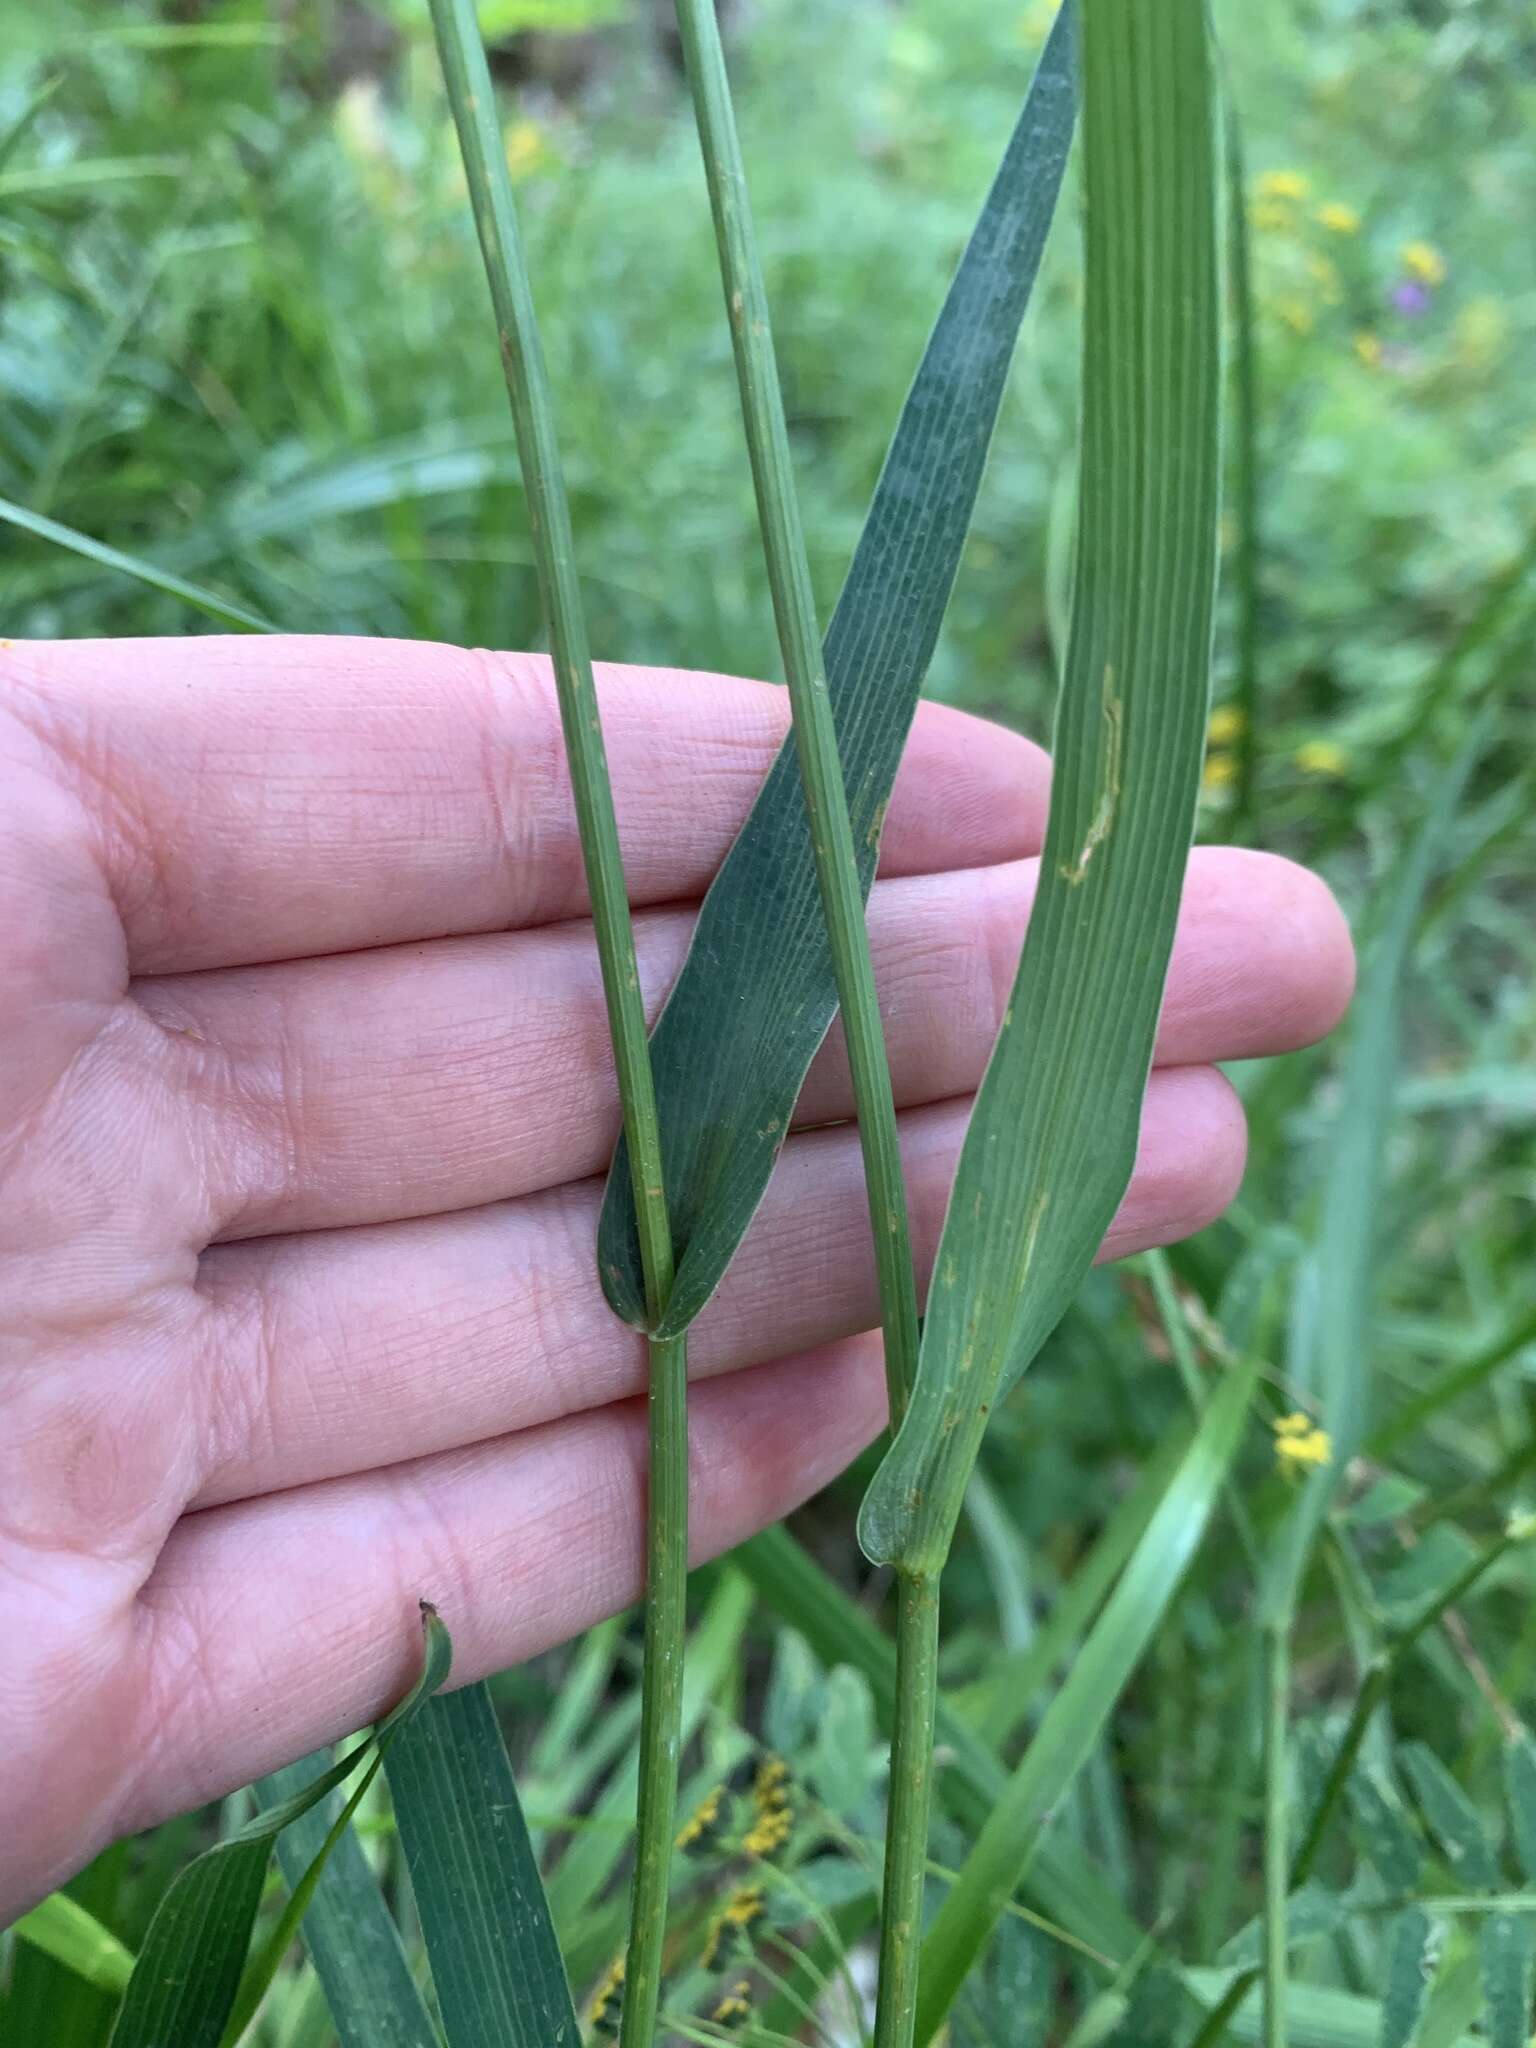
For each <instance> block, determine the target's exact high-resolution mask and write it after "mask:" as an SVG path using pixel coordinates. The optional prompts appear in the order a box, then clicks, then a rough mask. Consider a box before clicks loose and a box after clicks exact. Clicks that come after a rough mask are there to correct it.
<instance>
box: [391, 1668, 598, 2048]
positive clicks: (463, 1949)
mask: <svg viewBox="0 0 1536 2048" xmlns="http://www.w3.org/2000/svg"><path fill="white" fill-rule="evenodd" d="M385 1769H386V1771H387V1773H388V1776H389V1788H390V1791H391V1792H392V1793H393V1794H394V1800H395V1819H396V1821H397V1823H398V1825H399V1828H400V1840H401V1842H402V1843H403V1845H404V1848H405V1860H406V1864H407V1867H408V1868H409V1870H410V1873H411V1884H412V1887H413V1889H414V1891H415V1894H416V1910H417V1911H418V1912H419V1913H420V1915H421V1930H422V1933H423V1935H424V1936H425V1937H426V1943H427V1956H428V1958H429V1960H430V1962H431V1964H432V1978H433V1982H434V1983H435V1984H436V1986H437V1999H438V2005H439V2007H440V2008H441V2010H442V2015H443V2026H444V2028H445V2030H446V2032H447V2035H448V2044H449V2048H575V2044H576V2042H577V2039H578V2036H577V2031H576V2014H575V2010H574V2008H573V2007H572V2004H571V1993H570V1987H569V1986H568V1985H567V1983H566V1979H565V1965H564V1963H563V1962H562V1961H561V1957H560V1945H559V1943H558V1942H557V1941H556V1939H555V1929H554V1923H553V1922H552V1921H551V1919H550V1917H549V1906H548V1903H547V1901H546V1900H545V1897H544V1887H543V1884H542V1883H541V1882H540V1879H539V1867H538V1865H537V1863H536V1862H535V1861H534V1857H533V1848H532V1845H531V1844H530V1842H529V1840H528V1828H527V1824H526V1823H525V1821H524V1819H523V1809H522V1807H521V1805H520V1804H519V1802H518V1797H517V1786H516V1785H515V1784H514V1782H513V1778H512V1766H511V1764H510V1763H509V1762H508V1760H507V1750H506V1744H505V1743H504V1742H503V1741H502V1739H501V1730H500V1728H499V1727H498V1726H497V1725H496V1710H495V1708H494V1707H493V1706H492V1705H491V1696H490V1694H489V1693H488V1692H487V1691H486V1689H485V1687H484V1686H483V1685H473V1686H466V1687H465V1689H464V1690H463V1691H462V1692H456V1693H450V1694H448V1695H447V1696H446V1697H444V1698H442V1699H438V1700H434V1701H433V1702H432V1705H431V1706H430V1707H429V1708H428V1710H427V1712H426V1713H424V1714H422V1715H420V1716H419V1717H418V1718H417V1720H416V1721H415V1722H414V1723H413V1724H412V1726H411V1727H410V1729H409V1730H407V1731H406V1733H405V1734H404V1735H403V1736H402V1738H401V1740H400V1741H399V1742H398V1743H395V1744H394V1745H392V1747H391V1749H390V1751H389V1755H388V1759H387V1761H386V1764H385Z"/></svg>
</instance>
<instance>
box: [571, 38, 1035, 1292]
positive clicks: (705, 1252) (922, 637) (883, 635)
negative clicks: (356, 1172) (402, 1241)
mask: <svg viewBox="0 0 1536 2048" xmlns="http://www.w3.org/2000/svg"><path fill="white" fill-rule="evenodd" d="M1070 16H1071V8H1070V5H1069V6H1067V7H1064V8H1063V9H1062V12H1061V15H1060V17H1059V18H1058V20H1057V23H1056V26H1055V27H1054V29H1053V30H1052V32H1051V36H1050V40H1049V41H1048V43H1047V45H1046V48H1045V50H1044V52H1043V53H1042V55H1041V58H1040V64H1039V68H1038V69H1037V71H1036V74H1035V79H1034V83H1033V85H1032V86H1031V88H1030V93H1029V97H1028V99H1027V101H1026V103H1025V106H1024V111H1023V113H1022V115H1021V116H1020V119H1019V124H1018V127H1017V129H1016V130H1015V132H1014V135H1013V139H1012V140H1011V141H1010V143H1009V145H1008V148H1007V151H1006V153H1005V155H1004V157H1003V161H1002V164H1001V166H1000V168H999V170H998V174H997V177H996V180H995V182H994V183H993V186H992V189H991V191H990V192H989V194H988V195H987V201H986V204H985V206H984V208H983V209H982V213H981V217H980V219H979V221H978V222H977V226H976V230H975V233H974V234H973V235H972V237H971V241H970V244H969V246H968V247H967V249H966V252H965V254H964V256H963V257H962V259H961V262H960V267H959V269H958V271H957V272H956V275H955V279H954V282H953V283H952V285H951V286H950V290H949V296H948V298H947V299H946V300H945V302H944V306H943V309H942V311H941V312H940V314H939V318H938V321H937V323H936V324H935V327H934V330H933V334H932V337H931V338H930V340H929V343H928V347H927V350H926V352H925V354H924V356H923V360H922V363H921V365H920V366H919V368H918V372H917V377H916V379H915V381H914V383H913V386H912V389H911V391H910V393H909V394H908V397H907V401H906V404H905V406H904V407H903V409H902V414H901V418H900V420H899V422H898V424H897V428H896V433H895V436H894V438H893V440H892V442H891V446H890V451H889V453H888V455H887V457H886V461H885V467H884V469H883V470H882V471H881V475H880V481H879V484H878V486H877V487H876V490H875V495H874V499H873V501H872V503H871V506H870V511H869V517H868V520H867V521H866V523H865V527H864V532H863V535H862V537H861V539H860V541H859V545H858V549H857V552H856V553H855V555H854V558H853V563H852V566H851V567H850V569H849V571H848V579H847V582H846V583H845V584H844V586H843V592H842V596H841V597H840V599H839V600H838V605H837V609H836V611H835V612H834V613H833V616H832V623H831V625H830V627H829V628H828V630H827V635H826V642H825V647H824V656H825V667H826V679H827V689H828V693H829V695H830V697H831V702H832V709H833V713H834V717H835V721H836V725H837V737H838V746H839V751H840V753H841V756H842V762H843V773H844V780H845V783H846V787H847V791H848V805H849V812H850V816H851V818H852V823H853V830H854V841H855V846H856V848H857V851H858V857H859V867H860V879H861V882H862V885H863V887H864V889H865V890H866V891H867V890H868V888H869V885H870V882H871V880H872V879H873V876H874V869H875V858H876V851H877V848H878V845H879V837H880V826H881V822H882V820H883V818H884V814H885V806H886V802H887V799H888V798H889V796H890V791H891V785H892V783H893V781H894V780H895V776H896V764H897V762H898V761H899V760H900V758H901V751H902V748H903V747H904V745H905V744H906V737H907V731H908V728H909V726H910V725H911V721H912V715H913V712H914V711H915V709H916V706H917V696H918V691H919V689H920V687H921V685H922V680H923V677H924V675H925V674H926V672H927V668H928V663H929V660H930V659H931V657H932V654H933V648H934V643H935V642H936V640H937V638H938V633H939V627H940V624H941V622H942V620H943V616H944V611H945V607H946V606H947V604H948V602H949V593H950V590H951V587H952V586H953V583H954V579H955V572H956V569H957V568H958V566H959V561H960V553H961V549H962V548H963V546H964V543H965V535H966V529H967V527H968V526H969V523H970V517H971V509H972V506H973V505H974V503H975V499H976V492H977V490H978V488H979V486H980V483H981V474H982V469H983V467H984V465H985V462H986V456H987V449H988V446H989V444H990V442H991V438H992V429H993V425H994V423H995V421H996V418H997V409H998V406H999V404H1000V402H1001V399H1002V394H1003V388H1004V385H1005V382H1006V379H1007V373H1008V364H1009V361H1010V358H1011V356H1012V353H1013V345H1014V341H1015V338H1016V336H1017V334H1018V330H1019V324H1020V322H1021V321H1022V319H1023V317H1024V310H1025V307H1026V306H1027V305H1028V303H1029V295H1030V290H1031V288H1032V286H1033V284H1034V279H1035V273H1036V270H1037V269H1038V267H1039V262H1040V255H1041V251H1042V249H1043V248H1044V245H1045V237H1046V231H1047V229H1048V228H1049V226H1050V221H1051V215H1052V213H1053V211H1054V208H1055V203H1056V194H1057V191H1058V188H1059V186H1060V183H1061V175H1062V170H1063V166H1064V164H1065V162H1066V155H1067V149H1068V146H1069V144H1070V141H1071V137H1072V126H1073V119H1074V113H1075V88H1074V65H1073V50H1072V24H1071V19H1070ZM835 1008H836V990H835V984H834V979H833V972H832V954H831V948H830V944H829V941H828V939H827V935H826V930H825V927H824V925H823V923H822V918H821V909H820V903H819V898H818V893H817V885H816V873H815V868H814V865H813V862H812V858H811V843H810V832H809V827H808V825H807V821H806V815H805V804H804V800H803V798H802V796H801V793H800V781H799V771H798V768H797V765H796V760H795V753H794V746H793V742H792V741H790V740H786V741H785V743H784V746H783V748H782V749H781V750H780V753H779V756H778V758H777V760H776V761H775V762H774V764H773V767H772V769H771V770H770V771H769V775H768V778H767V780H766V782H765V783H764V785H763V787H762V789H761V791H760V792H759V794H758V798H757V801H756V803H755V804H754V806H753V808H752V812H751V815H750V816H749V817H748V819H747V822H746V824H745V825H744V826H743V827H742V830H741V833H740V834H739V836H738V838H737V840H736V843H735V845H734V846H733V847H732V848H731V851H730V853H729V855H728V856H727V858H726V861H725V864H724V866H723V867H722V868H721V870H720V872H719V874H718V875H717V876H716V878H715V882H714V886H713V887H712V888H711V890H710V891H709V894H708V895H707V896H706V898H705V900H704V905H703V909H702V910H701V912H700V915H699V922H698V927H697V930H696V932H695V935H694V941H693V947H692V950H691V952H690V953H689V956H688V960H687V962H686V964H685V965H684V968H683V972H682V975H681V977H680V979H679V980H678V983H677V986H676V987H675V988H674V989H673V991H672V995H671V998H670V1000H669V1001H668V1003H667V1006H666V1008H665V1010H664V1011H663V1012H662V1016H661V1019H660V1021H659V1023H658V1024H657V1026H656V1031H655V1034H654V1036H653V1038H652V1041H651V1058H652V1064H653V1067H654V1071H655V1076H656V1091H657V1100H658V1104H659V1108H660V1114H661V1122H662V1132H663V1164H664V1167H665V1175H666V1186H667V1193H668V1199H669V1202H670V1206H671V1213H672V1226H673V1237H674V1242H675V1246H676V1250H677V1259H678V1270H677V1275H676V1279H675V1281H674V1284H673V1291H672V1297H671V1306H670V1309H669V1312H668V1316H667V1321H666V1326H665V1327H666V1328H667V1329H669V1330H671V1329H682V1328H684V1327H686V1325H687V1324H688V1323H689V1322H690V1321H691V1320H692V1318H693V1317H694V1316H696V1315H697V1314H698V1312H699V1310H700V1309H701V1308H702V1307H703V1305H704V1303H705V1302H706V1301H707V1300H708V1298H709V1296H710V1295H711V1294H712V1293H713V1292H714V1290H715V1288H716V1287H717V1286H718V1284H719V1281H720V1278H721V1275H722V1274H723V1273H724V1271H725V1269H726V1267H727V1265H728V1264H729V1263H730V1260H731V1256H732V1254H733V1252H734V1251H735V1249H736V1246H737V1245H738V1244H739V1243H740V1241H741V1238H742V1235H743V1233H744V1232H745V1230H746V1228H747V1225H748V1223H749V1222H750V1221H751V1219H752V1215H753V1212H754V1211H755V1210H756V1208H757V1205H758V1203H759V1201H760V1200H761V1198H762V1194H763V1190H764V1188H765V1187H766V1186H767V1184H768V1178H769V1175H770V1174H771V1173H772V1171H773V1163H774V1160H775V1159H776V1157H777V1156H778V1151H779V1148H780V1146H781V1145H782V1143H783V1141H784V1135H785V1132H786V1131H787V1129H788V1125H789V1117H790V1112H791V1110H792V1109H793V1107H794V1103H795V1098H796V1096H797V1095H798V1094H799V1092H800V1084H801V1082H802V1081H803V1080H804V1078H805V1073H806V1069H807V1068H808V1067H809V1065H810V1063H811V1059H812V1057H813V1056H814V1054H815V1052H816V1049H817V1047H818V1046H819V1045H820V1044H821V1041H822V1039H823V1038H824V1037H825V1036H826V1033H827V1028H828V1026H829V1025H830V1023H831V1021H832V1017H833V1013H834V1010H835ZM598 1242H599V1257H600V1262H601V1268H602V1279H603V1286H604V1288H605V1289H606V1291H607V1294H608V1298H609V1300H610V1302H611V1303H612V1304H613V1306H614V1308H615V1309H616V1310H617V1312H618V1313H619V1314H620V1315H621V1316H623V1317H624V1318H625V1319H626V1320H627V1321H629V1322H632V1323H636V1324H641V1323H643V1322H644V1310H645V1302H644V1289H643V1286H642V1276H641V1272H640V1265H639V1253H638V1244H637V1239H636V1231H635V1216H634V1202H633V1195H632V1192H631V1188H630V1175H629V1166H628V1160H627V1156H626V1154H625V1150H624V1148H623V1146H621V1147H620V1149H619V1152H618V1155H617V1156H616V1158H615V1161H614V1166H613V1171H612V1173H611V1174H610V1176H609V1181H608V1190H607V1195H606V1199H605V1201H604V1204H603V1216H602V1225H601V1230H600V1234H599V1241H598Z"/></svg>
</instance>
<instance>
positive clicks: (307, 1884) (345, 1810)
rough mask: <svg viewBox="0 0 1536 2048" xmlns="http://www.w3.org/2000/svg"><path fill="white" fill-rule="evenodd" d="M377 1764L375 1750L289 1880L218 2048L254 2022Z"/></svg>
mask: <svg viewBox="0 0 1536 2048" xmlns="http://www.w3.org/2000/svg"><path fill="white" fill-rule="evenodd" d="M380 1761H381V1759H380V1756H379V1752H378V1751H377V1750H375V1751H374V1753H373V1755H372V1757H371V1758H370V1759H369V1762H368V1766H367V1768H366V1769H365V1770H364V1772H363V1774H362V1776H361V1777H360V1778H359V1779H358V1781H357V1784H356V1786H355V1787H354V1789H353V1790H352V1791H351V1792H350V1793H349V1794H348V1796H347V1800H346V1803H345V1805H344V1806H343V1807H342V1809H341V1811H340V1813H338V1814H337V1815H336V1817H335V1819H334V1820H333V1821H332V1822H331V1824H330V1826H329V1827H328V1828H327V1829H326V1831H325V1834H324V1835H323V1836H322V1838H321V1841H320V1844H319V1846H318V1848H317V1849H316V1850H315V1853H314V1854H313V1856H311V1857H310V1859H309V1862H308V1863H307V1864H306V1865H305V1866H304V1868H303V1869H302V1870H301V1871H300V1872H299V1874H298V1878H297V1880H296V1881H294V1880H290V1884H291V1886H292V1888H291V1890H290V1892H289V1894H288V1900H287V1903H286V1904H285V1905H284V1907H283V1910H282V1912H281V1913H280V1914H279V1915H278V1917H277V1922H276V1924H275V1926H273V1928H272V1929H271V1931H270V1932H269V1933H268V1934H267V1935H266V1936H265V1938H264V1939H263V1941H262V1943H261V1946H260V1947H259V1948H258V1949H257V1950H256V1952H255V1954H254V1955H253V1956H252V1957H251V1959H250V1961H249V1962H248V1963H247V1964H246V1966H245V1974H244V1975H243V1976H242V1978H241V1979H240V1989H239V1991H238V1993H237V1994H236V1997H235V2006H234V2011H233V2012H232V2013H231V2014H230V2016H229V2019H228V2021H227V2022H226V2024H225V2028H224V2036H223V2039H222V2041H221V2042H220V2044H219V2048H238V2044H239V2043H240V2042H241V2041H242V2040H243V2039H244V2038H245V2032H246V2029H247V2028H248V2027H249V2026H250V2024H251V2022H252V2020H254V2019H255V2017H256V2014H257V2010H258V2009H259V2007H260V2005H261V2002H262V2000H263V1999H264V1998H265V1997H266V1995H267V1993H268V1991H269V1990H270V1989H271V1987H272V1980H273V1978H274V1977H275V1976H276V1975H277V1973H278V1970H279V1969H280V1967H281V1966H282V1961H283V1957H284V1956H285V1955H287V1953H288V1951H289V1949H290V1948H291V1947H292V1946H293V1943H294V1941H295V1939H296V1938H297V1936H298V1932H299V1924H300V1922H301V1921H302V1920H303V1918H304V1915H305V1914H306V1912H308V1910H309V1903H310V1900H311V1899H313V1897H314V1895H315V1892H316V1890H317V1889H318V1887H319V1884H320V1880H321V1878H323V1877H324V1875H325V1872H326V1866H327V1865H328V1864H329V1862H330V1860H331V1855H332V1852H333V1851H334V1850H335V1848H336V1845H337V1844H338V1843H339V1842H340V1841H341V1840H342V1838H343V1836H344V1835H345V1834H346V1833H347V1831H348V1829H349V1828H350V1827H351V1825H352V1816H353V1815H354V1814H355V1813H356V1812H357V1809H358V1807H359V1806H361V1804H362V1802H363V1797H364V1795H365V1793H366V1792H367V1790H368V1788H369V1786H370V1785H371V1784H372V1783H373V1781H374V1779H375V1778H376V1777H377V1776H378V1773H379V1764H380Z"/></svg>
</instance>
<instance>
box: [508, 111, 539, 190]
mask: <svg viewBox="0 0 1536 2048" xmlns="http://www.w3.org/2000/svg"><path fill="white" fill-rule="evenodd" d="M503 140H504V142H505V145H506V151H507V169H508V170H509V171H510V172H511V173H512V175H513V177H514V178H526V177H528V176H529V175H530V174H531V173H532V172H534V171H541V170H543V168H544V166H545V165H546V164H547V163H548V162H549V160H550V149H549V143H548V141H547V140H546V139H545V135H544V130H543V129H542V128H541V127H540V126H539V124H538V122H537V121H528V120H522V121H514V122H513V123H512V124H511V126H510V127H509V128H508V129H507V132H506V135H505V136H504V137H503Z"/></svg>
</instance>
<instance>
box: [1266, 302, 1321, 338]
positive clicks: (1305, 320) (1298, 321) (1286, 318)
mask: <svg viewBox="0 0 1536 2048" xmlns="http://www.w3.org/2000/svg"><path fill="white" fill-rule="evenodd" d="M1275 311H1276V312H1277V313H1278V314H1279V316H1280V319H1281V321H1282V322H1283V324H1284V325H1285V326H1287V327H1289V329H1290V330H1291V332H1292V334H1310V333H1311V332H1312V329H1313V326H1314V325H1315V321H1314V318H1313V313H1312V308H1311V307H1310V306H1309V305H1307V304H1306V302H1305V301H1304V300H1302V299H1281V300H1279V301H1278V302H1277V304H1276V306H1275Z"/></svg>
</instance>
